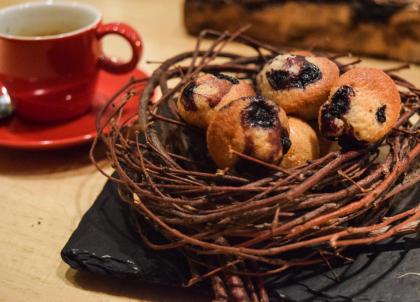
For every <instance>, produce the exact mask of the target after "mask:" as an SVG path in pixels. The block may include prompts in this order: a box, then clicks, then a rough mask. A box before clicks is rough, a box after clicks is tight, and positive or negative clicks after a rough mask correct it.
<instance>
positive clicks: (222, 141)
mask: <svg viewBox="0 0 420 302" xmlns="http://www.w3.org/2000/svg"><path fill="white" fill-rule="evenodd" d="M207 147H208V150H209V153H210V156H211V157H212V158H213V160H214V162H215V163H216V165H217V166H218V167H219V168H230V167H234V166H235V164H236V163H237V162H238V160H239V156H238V155H236V154H234V153H232V152H230V151H231V150H235V151H238V152H240V153H243V154H246V155H249V156H252V157H255V158H258V159H260V160H263V161H265V162H269V163H274V164H277V163H280V161H281V159H282V157H283V155H284V154H285V153H287V151H288V150H289V149H290V140H289V124H288V120H287V117H286V114H285V112H284V110H283V109H281V108H280V107H279V106H278V105H277V104H276V103H275V102H273V101H271V100H269V99H266V98H264V97H262V96H251V97H245V98H241V99H237V100H234V101H232V102H230V103H227V104H225V105H224V106H222V107H221V108H220V110H219V111H217V112H216V114H215V117H214V119H213V121H212V122H211V124H210V126H209V127H208V129H207Z"/></svg>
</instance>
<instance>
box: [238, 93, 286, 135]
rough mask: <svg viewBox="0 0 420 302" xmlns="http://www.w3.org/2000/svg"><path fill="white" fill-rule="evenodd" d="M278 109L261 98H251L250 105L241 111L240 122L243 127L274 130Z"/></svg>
mask: <svg viewBox="0 0 420 302" xmlns="http://www.w3.org/2000/svg"><path fill="white" fill-rule="evenodd" d="M277 113H278V109H277V108H276V107H275V105H274V104H270V103H269V102H267V101H266V100H265V99H264V98H263V97H261V96H256V97H252V98H251V103H250V104H249V105H248V106H247V107H246V108H244V109H243V110H242V113H241V121H242V124H243V125H244V126H248V127H261V128H266V129H272V128H274V127H275V126H276V125H277V123H278V117H277Z"/></svg>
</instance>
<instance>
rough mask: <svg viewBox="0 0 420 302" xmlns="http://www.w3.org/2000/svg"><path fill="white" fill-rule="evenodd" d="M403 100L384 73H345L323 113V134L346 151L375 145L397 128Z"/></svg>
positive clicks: (362, 69)
mask: <svg viewBox="0 0 420 302" xmlns="http://www.w3.org/2000/svg"><path fill="white" fill-rule="evenodd" d="M400 109H401V99H400V94H399V93H398V89H397V86H396V85H395V83H394V81H393V80H392V79H391V78H390V77H389V76H388V75H387V74H386V73H384V72H383V71H382V70H380V69H376V68H366V67H356V68H353V69H351V70H349V71H347V72H346V73H344V74H343V75H342V76H341V77H340V78H339V80H338V81H337V83H336V84H335V85H334V87H333V89H332V90H331V95H330V98H329V99H328V101H327V102H326V103H325V104H323V105H322V107H321V109H320V111H319V120H318V122H319V126H320V130H321V133H322V135H324V136H325V137H327V138H329V139H331V140H338V142H339V144H340V145H341V146H342V147H345V148H351V147H356V146H360V145H366V144H368V143H374V142H376V141H378V140H380V139H381V138H382V137H384V135H385V134H387V133H388V132H389V131H390V130H391V128H392V127H393V126H394V125H395V123H396V121H397V119H398V116H399V114H400Z"/></svg>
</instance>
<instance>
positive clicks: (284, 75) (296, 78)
mask: <svg viewBox="0 0 420 302" xmlns="http://www.w3.org/2000/svg"><path fill="white" fill-rule="evenodd" d="M294 65H297V66H298V67H299V72H298V73H297V74H293V73H290V72H289V71H288V70H271V71H267V72H266V74H265V75H266V77H267V80H268V82H269V83H270V85H271V87H272V88H273V89H275V90H282V89H289V88H306V86H308V85H309V84H311V83H314V82H316V81H318V80H319V79H321V77H322V73H321V71H320V70H319V68H318V66H316V65H314V64H312V63H309V62H308V61H307V60H306V59H305V57H303V56H294V57H289V58H287V60H286V64H285V68H286V69H290V67H292V66H294Z"/></svg>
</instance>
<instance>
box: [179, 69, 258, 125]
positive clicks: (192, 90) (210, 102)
mask: <svg viewBox="0 0 420 302" xmlns="http://www.w3.org/2000/svg"><path fill="white" fill-rule="evenodd" d="M251 95H255V92H254V89H253V88H252V86H251V85H249V84H248V83H246V82H244V81H240V80H238V79H236V78H234V77H231V76H227V75H225V74H221V73H220V74H217V75H212V74H204V75H202V76H200V77H198V78H197V79H195V80H193V81H191V82H189V83H188V84H187V85H186V86H185V87H184V88H183V89H182V91H181V93H180V95H179V98H178V101H177V109H178V113H179V115H180V116H181V117H182V118H183V119H184V120H185V121H186V122H187V123H188V124H190V125H194V126H197V127H200V128H206V127H207V126H208V125H209V123H210V121H211V119H212V117H213V113H214V111H215V110H217V109H216V107H217V105H219V103H226V102H229V101H232V100H235V99H238V98H241V97H245V96H251Z"/></svg>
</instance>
